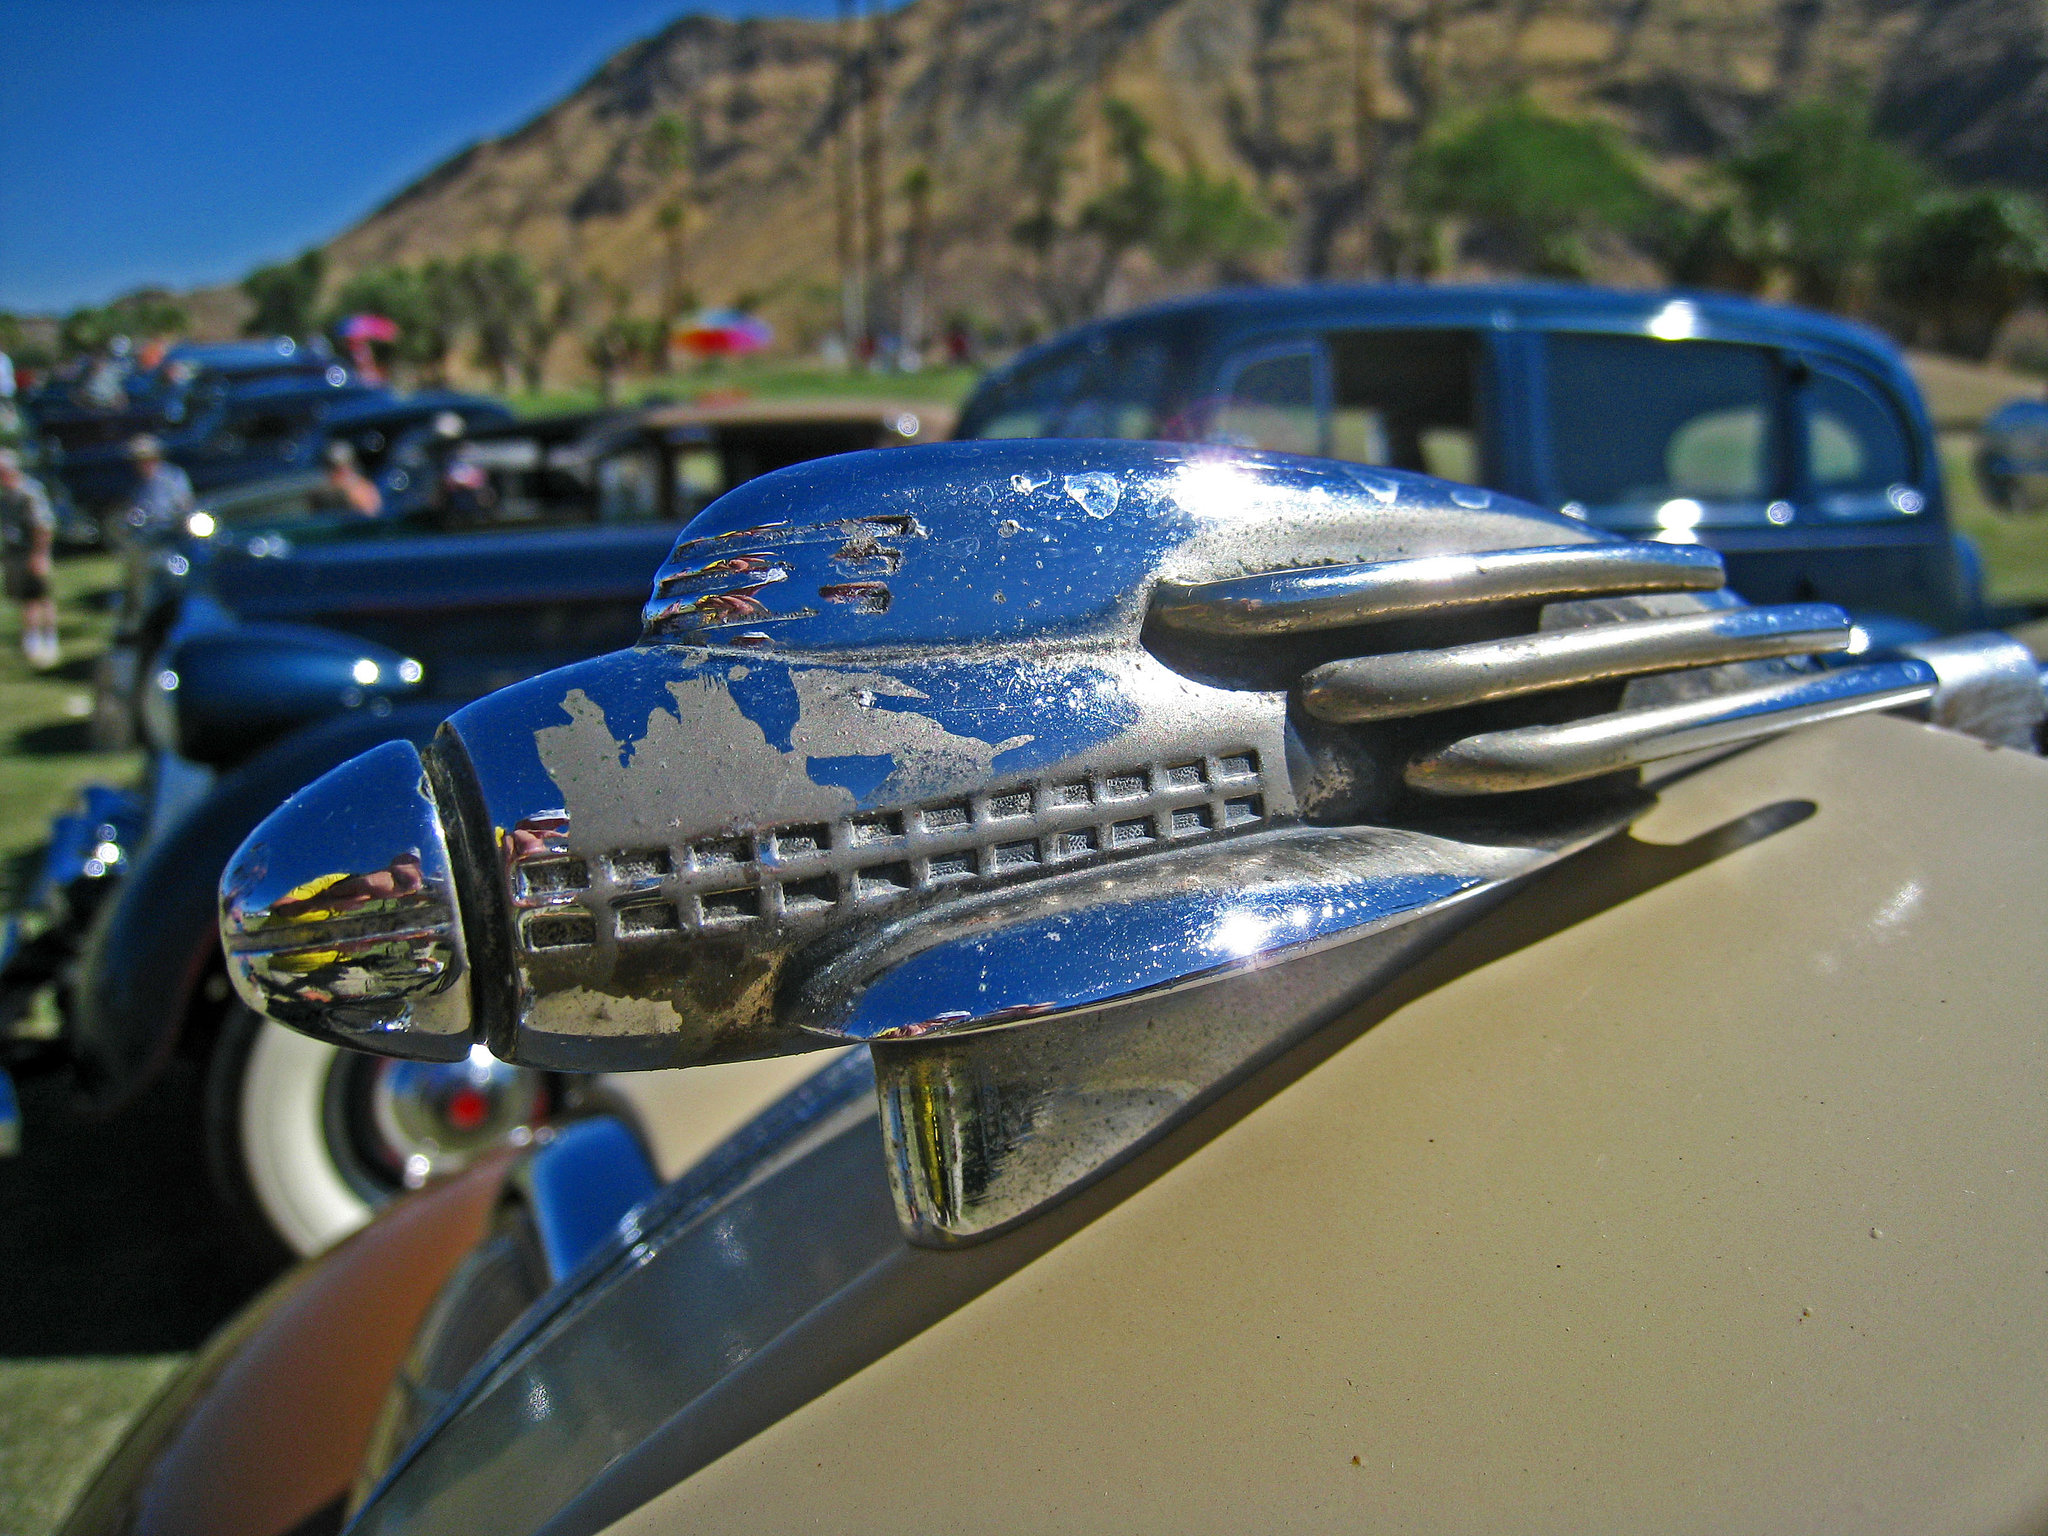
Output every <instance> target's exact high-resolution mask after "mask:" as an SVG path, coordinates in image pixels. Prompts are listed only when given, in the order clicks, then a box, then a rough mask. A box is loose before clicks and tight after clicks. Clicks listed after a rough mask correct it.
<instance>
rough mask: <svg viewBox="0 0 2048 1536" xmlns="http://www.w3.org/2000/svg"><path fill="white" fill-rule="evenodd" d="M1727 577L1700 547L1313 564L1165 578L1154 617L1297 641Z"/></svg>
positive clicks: (1579, 547)
mask: <svg viewBox="0 0 2048 1536" xmlns="http://www.w3.org/2000/svg"><path fill="white" fill-rule="evenodd" d="M1724 579H1725V577H1724V575H1723V572H1722V570H1721V557H1720V556H1719V555H1718V554H1716V553H1715V552H1714V551H1713V550H1711V549H1708V548H1706V547H1705V546H1703V545H1698V544H1563V545H1542V546H1537V547H1535V548H1530V549H1499V550H1491V551H1488V552H1486V553H1483V554H1476V555H1425V556H1422V557H1419V558H1417V559H1412V560H1386V561H1378V562H1374V563H1372V564H1366V565H1330V566H1316V567H1312V568H1310V569H1307V570H1292V571H1275V572H1273V573H1271V574H1268V575H1263V576H1237V577H1233V578H1231V579H1229V580H1227V581H1208V582H1202V583H1200V584H1198V585H1194V586H1186V585H1183V584H1181V583H1179V582H1171V581H1162V582H1161V583H1159V585H1158V587H1157V588H1156V589H1154V591H1153V594H1152V616H1153V617H1154V618H1156V619H1157V620H1158V621H1159V622H1160V623H1161V624H1164V625H1165V626H1167V627H1168V628H1169V629H1178V630H1185V631H1190V632H1193V633H1196V634H1205V635H1291V634H1299V633H1301V632H1303V631H1306V630H1318V629H1337V628H1341V627H1342V626H1344V625H1347V624H1374V623H1381V622H1384V621H1385V620H1388V619H1406V618H1414V617H1417V616H1418V615H1422V614H1431V613H1441V612H1443V611H1445V610H1448V609H1454V608H1470V607H1477V606H1480V605H1483V604H1487V603H1510V602H1539V601H1545V600H1548V599H1551V598H1563V597H1591V596H1597V595H1599V594H1602V593H1614V592H1705V591H1711V590H1713V589H1715V588H1717V587H1719V586H1720V585H1721V584H1722V582H1723V580H1724Z"/></svg>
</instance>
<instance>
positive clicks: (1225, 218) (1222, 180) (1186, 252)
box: [1147, 165, 1287, 280]
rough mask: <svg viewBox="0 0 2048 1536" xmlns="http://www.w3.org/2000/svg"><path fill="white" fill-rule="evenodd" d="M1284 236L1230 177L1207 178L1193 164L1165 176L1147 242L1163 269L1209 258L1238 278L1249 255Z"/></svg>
mask: <svg viewBox="0 0 2048 1536" xmlns="http://www.w3.org/2000/svg"><path fill="white" fill-rule="evenodd" d="M1286 236H1287V229H1286V226H1285V225H1284V224H1282V223H1281V222H1280V220H1279V219H1277V218H1275V217H1274V216H1273V215H1272V214H1271V213H1269V212H1268V211H1267V210H1266V209H1265V208H1263V207H1261V206H1260V205H1259V203H1258V200H1257V199H1256V198H1254V197H1253V196H1252V194H1251V193H1250V192H1248V191H1247V190H1246V189H1245V187H1244V186H1243V184H1242V183H1240V182H1239V181H1238V180H1237V178H1236V177H1234V176H1218V177H1216V178H1214V179H1213V180H1212V179H1211V178H1210V177H1209V175H1208V174H1207V173H1206V172H1205V171H1203V169H1202V168H1201V167H1200V166H1198V165H1196V166H1190V167H1189V168H1188V169H1187V170H1186V171H1185V172H1184V173H1183V174H1181V175H1180V176H1177V177H1175V178H1173V179H1172V180H1171V181H1170V182H1169V184H1168V187H1167V200H1166V207H1165V208H1164V210H1163V211H1162V213H1161V217H1160V223H1159V227H1158V228H1157V229H1156V230H1155V231H1154V232H1153V234H1152V236H1151V238H1150V239H1149V241H1148V242H1147V244H1148V247H1149V249H1150V250H1151V252H1152V256H1153V259H1154V260H1155V261H1157V262H1158V263H1159V265H1160V266H1161V267H1163V268H1164V269H1166V270H1167V271H1169V272H1180V271H1185V270H1186V269H1187V268H1189V267H1193V266H1198V265H1200V264H1202V263H1204V262H1213V263H1215V264H1216V266H1217V267H1218V268H1219V269H1220V270H1221V274H1222V275H1223V276H1224V277H1225V278H1226V279H1236V280H1243V279H1245V278H1247V277H1249V276H1250V272H1249V269H1248V268H1247V267H1246V265H1245V264H1246V263H1247V262H1248V261H1249V259H1250V258H1251V257H1253V256H1256V255H1258V254H1259V253H1260V252H1262V251H1267V250H1270V249H1272V248H1273V247H1274V246H1276V245H1278V244H1280V242H1281V241H1282V240H1284V239H1285V238H1286Z"/></svg>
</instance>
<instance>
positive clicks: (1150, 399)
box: [962, 336, 1172, 439]
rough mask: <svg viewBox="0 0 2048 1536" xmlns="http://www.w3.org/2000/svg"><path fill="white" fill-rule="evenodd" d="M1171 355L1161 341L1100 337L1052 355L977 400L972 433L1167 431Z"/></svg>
mask: <svg viewBox="0 0 2048 1536" xmlns="http://www.w3.org/2000/svg"><path fill="white" fill-rule="evenodd" d="M1171 374H1172V358H1171V355H1170V353H1169V350H1168V347H1167V344H1166V343H1165V342H1163V341H1156V340H1147V339H1144V338H1142V337H1132V338H1127V339H1124V340H1122V341H1117V342H1107V341H1104V340H1103V339H1102V338H1101V337H1099V336H1098V337H1096V338H1094V339H1093V342H1092V344H1090V345H1087V346H1075V347H1072V348H1069V349H1067V350H1065V351H1062V352H1061V353H1059V354H1058V355H1057V356H1055V357H1051V358H1048V359H1046V360H1045V361H1044V362H1042V363H1039V364H1037V365H1036V366H1035V367H1033V368H1031V369H1030V370H1029V371H1027V372H1024V373H1020V374H1018V375H1016V376H1014V377H1013V378H1011V379H1009V380H1008V381H1007V382H1006V383H1004V384H1003V385H1001V386H1000V392H999V393H998V394H997V395H996V396H995V397H994V398H993V399H992V400H990V401H989V402H987V403H986V404H983V403H981V402H977V403H976V404H975V406H974V408H973V417H972V418H970V419H968V420H966V421H964V422H963V424H962V435H964V436H968V437H1120V438H1130V439H1143V438H1151V437H1156V436H1159V435H1161V434H1162V433H1166V432H1168V430H1169V429H1168V426H1167V423H1166V420H1165V402H1166V397H1167V393H1168V388H1169V385H1170V383H1171Z"/></svg>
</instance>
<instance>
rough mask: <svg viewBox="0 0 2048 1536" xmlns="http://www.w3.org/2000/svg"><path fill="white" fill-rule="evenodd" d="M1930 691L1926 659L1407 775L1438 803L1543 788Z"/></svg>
mask: <svg viewBox="0 0 2048 1536" xmlns="http://www.w3.org/2000/svg"><path fill="white" fill-rule="evenodd" d="M1934 686H1935V677H1934V669H1933V668H1932V667H1930V666H1928V665H1927V664H1926V663H1925V662H1921V661H1892V662H1882V663H1879V664H1877V665H1875V666H1866V667H1854V668H1849V669H1846V670H1843V671H1839V672H1821V673H1816V674H1813V675H1810V676H1806V677H1801V678H1797V679H1795V680H1793V681H1791V682H1785V683H1777V684H1773V685H1772V686H1770V687H1768V688H1753V689H1748V690H1745V691H1744V692H1741V693H1728V694H1719V695H1716V696H1713V697H1710V698H1705V699H1691V700H1687V701H1686V702H1684V703H1680V704H1660V705H1655V706H1652V707H1650V708H1646V709H1624V710H1621V711H1619V712H1618V713H1615V714H1611V715H1596V716H1594V717H1593V718H1591V719H1589V720H1574V721H1570V722H1568V723H1567V724H1564V725H1532V726H1524V727H1522V728H1521V729H1519V730H1511V731H1487V732H1483V733H1481V734H1480V735H1477V736H1467V737H1465V738H1464V739H1463V740H1461V741H1454V742H1452V743H1451V744H1450V745H1449V746H1446V747H1442V748H1440V749H1438V750H1437V751H1435V752H1431V753H1427V754H1425V755H1424V756H1422V757H1418V758H1416V759H1415V760H1414V761H1413V762H1411V763H1409V765H1408V768H1407V772H1406V775H1405V777H1406V778H1407V781H1408V783H1409V784H1410V785H1411V786H1412V787H1413V788H1415V789H1419V790H1424V791H1426V792H1428V793H1430V794H1433V795H1492V794H1501V793H1505V792H1508V791H1513V790H1521V789H1542V788H1545V787H1547V786H1549V785H1553V784H1570V783H1573V782H1574V781H1576V780H1579V779H1590V778H1595V777H1597V776H1599V775H1600V774H1603V773H1614V772H1617V771H1619V770H1621V769H1624V768H1634V767H1637V766H1639V765H1641V764H1643V763H1652V762H1656V761H1658V760H1659V759H1660V758H1666V757H1678V756H1680V755H1682V754H1684V753H1687V752H1701V751H1707V750H1710V749H1712V748H1715V747H1727V746H1734V745H1737V744H1739V743H1742V742H1747V741H1754V740H1757V739H1759V738H1761V737H1764V736H1772V735H1776V734H1778V733H1779V732H1781V731H1789V730H1792V729H1793V728H1794V727H1796V726H1802V725H1814V724H1817V723H1819V722H1820V721H1823V720H1835V719H1839V718H1841V717H1842V716H1845V715H1858V714H1865V713H1868V712H1871V711H1875V710H1883V709H1896V708H1898V707H1899V706H1900V705H1902V704H1917V703H1919V702H1921V701H1922V700H1924V699H1927V698H1928V697H1930V696H1931V695H1932V694H1933V692H1934Z"/></svg>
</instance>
